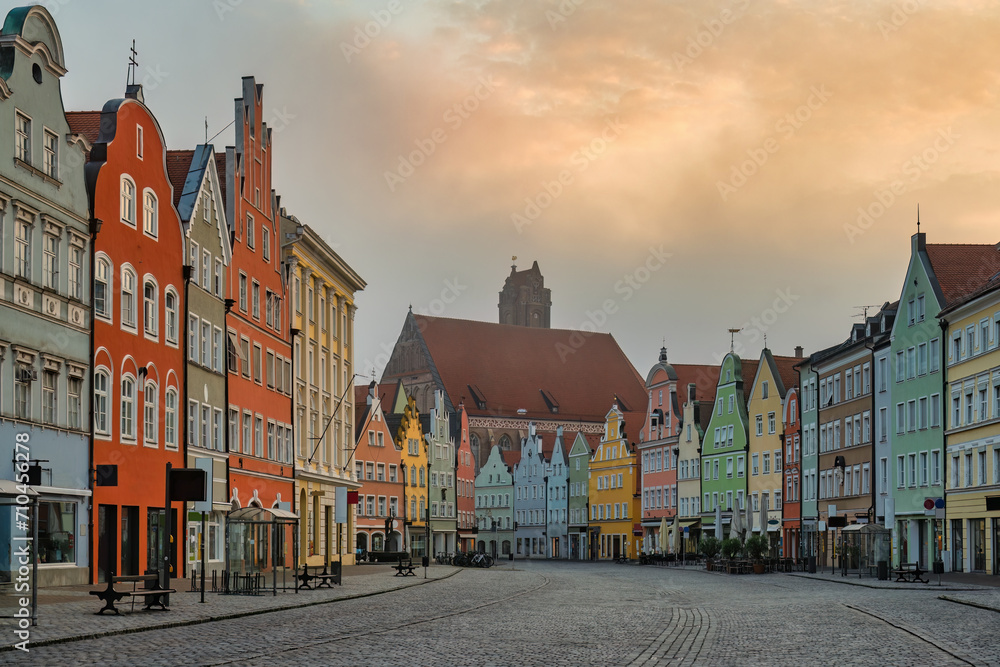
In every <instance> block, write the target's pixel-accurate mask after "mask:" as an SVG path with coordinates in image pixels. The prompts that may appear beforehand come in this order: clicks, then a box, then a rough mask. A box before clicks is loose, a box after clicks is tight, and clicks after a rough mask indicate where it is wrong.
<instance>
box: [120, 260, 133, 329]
mask: <svg viewBox="0 0 1000 667" xmlns="http://www.w3.org/2000/svg"><path fill="white" fill-rule="evenodd" d="M121 301H122V303H121V308H122V326H126V327H132V328H135V273H134V272H133V271H132V270H131V269H129V268H123V269H122V297H121Z"/></svg>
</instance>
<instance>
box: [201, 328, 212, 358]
mask: <svg viewBox="0 0 1000 667" xmlns="http://www.w3.org/2000/svg"><path fill="white" fill-rule="evenodd" d="M211 344H212V324H211V323H210V322H207V321H205V320H202V321H201V365H202V366H209V365H210V364H211V362H212V357H211V351H210V349H211V348H210V346H211Z"/></svg>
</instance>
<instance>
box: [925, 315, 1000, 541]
mask: <svg viewBox="0 0 1000 667" xmlns="http://www.w3.org/2000/svg"><path fill="white" fill-rule="evenodd" d="M938 326H940V327H941V352H940V363H939V364H938V367H939V368H940V369H941V400H940V401H938V403H939V404H940V407H939V408H938V409H939V410H940V414H939V415H938V418H939V423H940V424H941V459H942V461H941V497H942V498H943V499H944V506H945V518H944V519H942V520H941V550H942V551H944V550H945V547H947V546H948V495H947V494H946V493H945V492H944V489H945V488H946V486H947V479H948V439H947V437H945V431H946V430H947V421H946V419H945V416H946V412H945V407H944V406H945V400H946V399H947V398H948V363H947V362H946V361H945V358H946V357H945V356H944V353H945V352H946V351H947V345H948V320H946V319H944V318H939V319H938ZM993 548H994V549H996V548H997V545H996V544H994V545H993ZM939 556H940V554H939ZM942 560H943V559H942Z"/></svg>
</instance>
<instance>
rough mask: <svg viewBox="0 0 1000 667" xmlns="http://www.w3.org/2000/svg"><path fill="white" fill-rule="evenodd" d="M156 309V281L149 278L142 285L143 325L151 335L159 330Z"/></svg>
mask: <svg viewBox="0 0 1000 667" xmlns="http://www.w3.org/2000/svg"><path fill="white" fill-rule="evenodd" d="M156 310H157V308H156V283H154V282H153V281H152V280H147V281H146V282H145V283H144V284H143V286H142V325H143V328H144V329H145V330H146V333H147V334H149V335H150V336H155V335H156V334H157V332H158V327H157V322H156Z"/></svg>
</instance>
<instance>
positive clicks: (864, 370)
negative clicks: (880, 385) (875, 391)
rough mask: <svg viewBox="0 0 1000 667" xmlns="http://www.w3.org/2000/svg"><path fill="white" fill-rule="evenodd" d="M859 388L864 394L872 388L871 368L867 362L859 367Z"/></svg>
mask: <svg viewBox="0 0 1000 667" xmlns="http://www.w3.org/2000/svg"><path fill="white" fill-rule="evenodd" d="M861 390H862V391H863V392H864V393H866V394H867V393H870V392H871V390H872V369H871V366H870V365H868V364H865V365H864V366H862V367H861Z"/></svg>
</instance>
